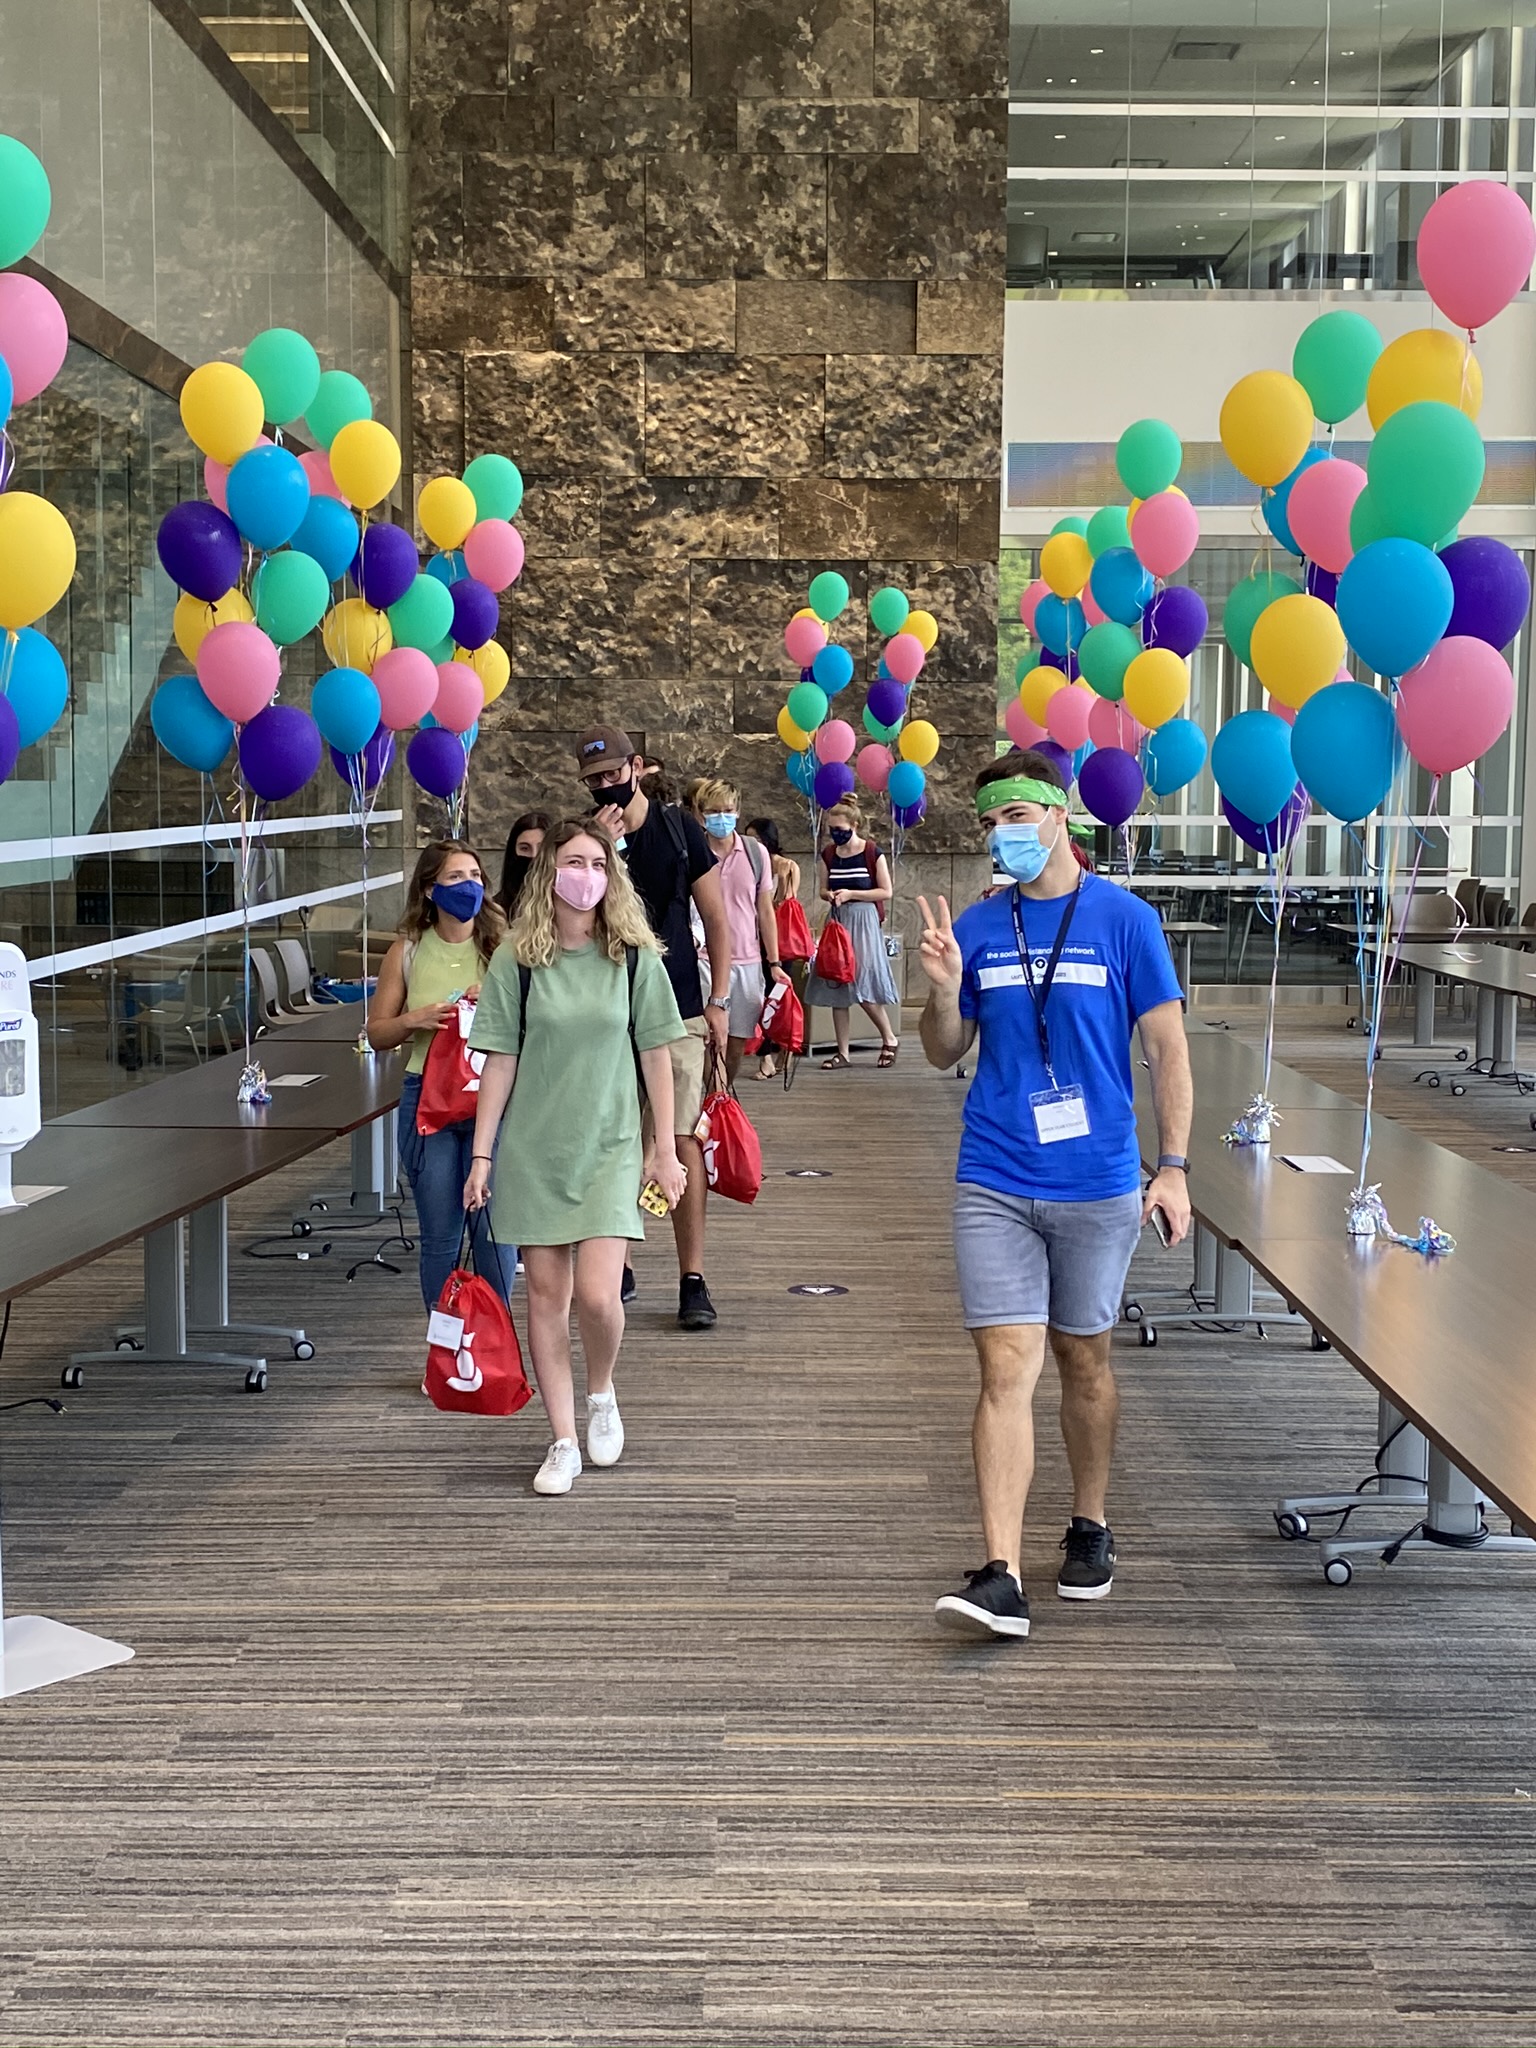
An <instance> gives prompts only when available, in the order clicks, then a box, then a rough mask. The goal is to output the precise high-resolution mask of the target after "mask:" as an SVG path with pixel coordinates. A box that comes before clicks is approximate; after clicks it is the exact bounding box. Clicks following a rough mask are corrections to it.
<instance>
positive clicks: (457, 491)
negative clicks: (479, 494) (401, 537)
mask: <svg viewBox="0 0 1536 2048" xmlns="http://www.w3.org/2000/svg"><path fill="white" fill-rule="evenodd" d="M416 517H417V518H418V519H419V520H420V521H421V530H422V532H423V533H424V534H425V535H426V536H427V539H428V540H429V541H431V543H432V545H433V546H434V547H437V548H461V547H463V545H464V543H465V541H466V540H467V539H468V538H469V530H470V528H471V527H472V526H473V525H474V523H475V521H476V520H477V519H478V518H479V517H480V508H479V506H478V505H476V503H475V494H474V492H473V491H472V490H471V489H470V488H469V485H468V484H465V483H460V481H459V479H458V478H457V477H456V476H435V477H433V479H432V481H431V482H430V483H429V484H423V485H422V487H421V496H420V497H419V498H418V499H417V500H416Z"/></svg>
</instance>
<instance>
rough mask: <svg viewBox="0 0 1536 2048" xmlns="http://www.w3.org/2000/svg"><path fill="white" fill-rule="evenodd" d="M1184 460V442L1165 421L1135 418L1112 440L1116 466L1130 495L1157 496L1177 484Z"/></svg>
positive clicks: (1134, 496) (1137, 496) (1139, 496)
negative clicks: (1118, 436)
mask: <svg viewBox="0 0 1536 2048" xmlns="http://www.w3.org/2000/svg"><path fill="white" fill-rule="evenodd" d="M1183 461H1184V448H1183V444H1182V443H1181V441H1180V440H1179V437H1178V435H1177V434H1176V433H1175V432H1174V431H1173V429H1172V427H1170V426H1169V425H1168V424H1167V422H1166V421H1164V420H1135V421H1133V422H1132V424H1131V425H1130V426H1128V427H1127V428H1126V430H1125V432H1124V433H1123V434H1122V435H1121V436H1120V439H1119V440H1118V441H1117V442H1116V443H1115V468H1116V469H1117V470H1118V471H1119V472H1120V481H1121V483H1123V484H1124V485H1125V488H1126V489H1127V490H1128V491H1129V492H1130V494H1131V496H1132V497H1133V498H1153V497H1156V495H1157V493H1158V492H1159V491H1166V490H1167V488H1168V486H1169V485H1170V484H1173V483H1177V481H1178V476H1179V469H1180V466H1181V464H1182V463H1183Z"/></svg>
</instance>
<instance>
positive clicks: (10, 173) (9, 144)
mask: <svg viewBox="0 0 1536 2048" xmlns="http://www.w3.org/2000/svg"><path fill="white" fill-rule="evenodd" d="M52 210H53V192H52V188H51V187H50V186H49V183H48V173H47V172H46V171H45V170H44V169H43V167H42V165H41V164H40V163H39V162H38V160H37V158H36V157H35V156H34V155H33V154H32V152H31V150H30V149H28V147H27V145H26V144H25V143H24V142H18V141H17V140H16V138H15V136H14V135H0V270H4V269H8V268H9V266H10V265H11V264H13V263H15V262H17V261H18V260H19V259H20V258H21V257H23V256H25V255H26V254H27V252H28V250H29V249H31V248H33V247H34V246H35V245H36V244H37V243H38V242H39V241H40V240H41V239H42V234H43V230H44V228H46V227H47V225H48V216H49V214H50V213H51V212H52Z"/></svg>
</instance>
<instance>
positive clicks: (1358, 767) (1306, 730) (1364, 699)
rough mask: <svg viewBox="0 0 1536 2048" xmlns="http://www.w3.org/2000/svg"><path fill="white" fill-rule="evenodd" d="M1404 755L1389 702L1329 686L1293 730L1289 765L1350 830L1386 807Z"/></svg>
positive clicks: (1353, 686)
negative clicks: (1363, 819)
mask: <svg viewBox="0 0 1536 2048" xmlns="http://www.w3.org/2000/svg"><path fill="white" fill-rule="evenodd" d="M1402 752H1403V747H1402V741H1401V739H1400V738H1399V736H1398V730H1397V719H1396V716H1395V715H1394V713H1393V710H1392V704H1391V700H1390V699H1389V698H1387V697H1384V696H1383V695H1382V694H1381V692H1380V691H1379V690H1373V689H1370V688H1369V687H1368V686H1367V685H1366V684H1365V683H1329V684H1327V685H1326V687H1325V688H1323V689H1321V690H1316V691H1314V692H1313V694H1312V695H1311V696H1310V697H1309V698H1308V699H1307V701H1306V702H1305V704H1303V705H1302V707H1301V709H1300V710H1299V711H1298V712H1297V714H1296V723H1295V725H1294V727H1293V728H1292V730H1291V759H1292V761H1293V762H1294V763H1295V767H1296V773H1297V776H1298V777H1299V778H1300V780H1301V783H1302V786H1303V787H1304V788H1305V790H1306V792H1307V794H1308V795H1309V796H1310V797H1311V799H1312V801H1313V803H1315V804H1318V805H1320V806H1321V808H1322V809H1323V810H1325V811H1329V812H1331V813H1332V815H1333V816H1334V817H1335V818H1342V819H1343V820H1344V822H1345V823H1346V824H1352V823H1354V822H1355V821H1356V820H1357V819H1360V818H1368V817H1369V816H1370V814H1371V813H1372V811H1374V810H1376V809H1378V808H1379V807H1380V806H1381V805H1382V804H1383V803H1384V802H1385V801H1386V798H1387V793H1388V791H1389V790H1390V789H1391V787H1392V780H1393V777H1394V776H1395V775H1396V774H1397V769H1398V763H1399V762H1400V761H1401V759H1402ZM1234 801H1236V799H1234ZM1238 809H1239V810H1241V809H1242V805H1241V804H1239V805H1238ZM1257 822H1259V823H1263V822H1264V821H1263V820H1262V819H1260V820H1258V821H1257Z"/></svg>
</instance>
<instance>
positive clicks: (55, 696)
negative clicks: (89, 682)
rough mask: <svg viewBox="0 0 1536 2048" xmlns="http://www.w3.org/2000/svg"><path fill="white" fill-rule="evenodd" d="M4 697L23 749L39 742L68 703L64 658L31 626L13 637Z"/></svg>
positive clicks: (67, 682)
mask: <svg viewBox="0 0 1536 2048" xmlns="http://www.w3.org/2000/svg"><path fill="white" fill-rule="evenodd" d="M5 694H6V696H7V697H9V698H10V700H11V709H12V710H13V711H14V712H15V714H16V725H17V729H18V731H19V732H20V734H21V744H22V745H23V746H24V747H30V746H31V745H32V743H33V741H34V740H40V739H41V738H42V736H43V734H44V733H45V732H47V731H48V729H49V728H50V727H51V726H53V725H55V724H56V723H57V722H58V720H59V719H60V718H61V717H62V715H63V712H64V706H65V705H66V704H67V703H68V702H69V670H68V669H67V668H66V667H65V666H64V657H63V655H62V654H60V652H59V650H58V649H57V647H55V646H54V644H53V642H52V641H51V640H50V639H48V638H47V637H46V635H44V634H42V633H39V632H38V630H37V628H36V627H35V626H23V627H22V629H21V631H20V632H19V633H18V634H17V635H16V645H15V647H14V648H13V649H12V651H11V679H10V681H9V683H8V684H7V685H6V690H5Z"/></svg>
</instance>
